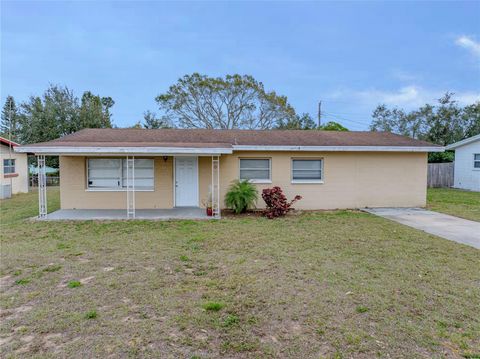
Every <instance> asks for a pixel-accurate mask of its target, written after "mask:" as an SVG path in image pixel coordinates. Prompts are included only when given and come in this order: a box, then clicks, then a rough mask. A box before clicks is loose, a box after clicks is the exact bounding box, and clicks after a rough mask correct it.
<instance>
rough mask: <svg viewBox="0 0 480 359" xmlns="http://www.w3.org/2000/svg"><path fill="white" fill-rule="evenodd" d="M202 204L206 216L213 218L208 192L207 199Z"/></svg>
mask: <svg viewBox="0 0 480 359" xmlns="http://www.w3.org/2000/svg"><path fill="white" fill-rule="evenodd" d="M202 202H203V206H204V207H205V210H206V211H207V216H209V217H211V216H213V205H212V195H211V193H210V192H209V193H208V197H207V199H205V200H203V201H202Z"/></svg>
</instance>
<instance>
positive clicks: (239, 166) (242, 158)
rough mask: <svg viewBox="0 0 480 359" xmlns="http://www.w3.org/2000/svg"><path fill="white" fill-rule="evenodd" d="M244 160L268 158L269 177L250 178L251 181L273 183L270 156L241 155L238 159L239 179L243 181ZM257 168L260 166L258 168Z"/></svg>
mask: <svg viewBox="0 0 480 359" xmlns="http://www.w3.org/2000/svg"><path fill="white" fill-rule="evenodd" d="M242 160H268V179H249V180H248V181H249V182H250V183H272V159H271V158H270V157H240V158H239V159H238V179H239V180H240V181H243V180H245V179H246V178H245V179H242V177H241V175H240V174H241V173H242V165H241V163H242ZM256 169H257V170H258V169H259V168H256Z"/></svg>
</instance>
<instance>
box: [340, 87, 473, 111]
mask: <svg viewBox="0 0 480 359" xmlns="http://www.w3.org/2000/svg"><path fill="white" fill-rule="evenodd" d="M445 92H446V90H445V91H439V90H432V89H426V88H422V87H419V86H416V85H409V86H404V87H401V88H399V89H397V90H392V91H385V90H378V89H367V90H360V91H355V90H346V91H345V90H343V91H337V92H335V93H334V94H333V96H334V97H335V98H336V99H342V101H343V100H344V99H347V100H349V101H351V102H352V103H358V104H361V105H365V106H367V107H372V108H373V107H374V106H376V105H378V104H386V105H388V106H391V107H400V108H405V109H414V108H418V107H420V106H423V105H425V104H426V103H429V104H435V103H436V102H437V99H439V98H441V97H442V96H443V95H444V94H445ZM452 92H454V93H455V95H454V99H455V100H456V101H458V103H459V104H460V105H470V104H472V103H474V102H476V101H480V92H472V91H463V92H462V91H452Z"/></svg>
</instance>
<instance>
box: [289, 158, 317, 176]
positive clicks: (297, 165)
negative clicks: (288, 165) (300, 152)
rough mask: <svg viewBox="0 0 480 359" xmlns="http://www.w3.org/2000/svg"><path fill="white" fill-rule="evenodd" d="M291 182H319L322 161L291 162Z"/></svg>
mask: <svg viewBox="0 0 480 359" xmlns="http://www.w3.org/2000/svg"><path fill="white" fill-rule="evenodd" d="M292 179H293V181H321V180H322V160H292Z"/></svg>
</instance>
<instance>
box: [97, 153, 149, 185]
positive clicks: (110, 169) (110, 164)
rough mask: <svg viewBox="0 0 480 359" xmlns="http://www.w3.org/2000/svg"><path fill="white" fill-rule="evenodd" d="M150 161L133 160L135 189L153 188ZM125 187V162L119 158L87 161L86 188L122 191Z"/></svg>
mask: <svg viewBox="0 0 480 359" xmlns="http://www.w3.org/2000/svg"><path fill="white" fill-rule="evenodd" d="M153 183H154V173H153V160H152V159H135V189H137V190H152V189H153V188H154V184H153ZM126 187H127V161H126V159H120V158H91V159H89V160H88V188H97V189H123V188H126Z"/></svg>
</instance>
